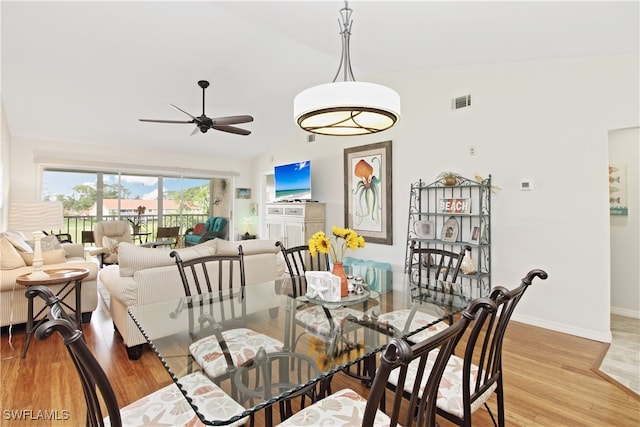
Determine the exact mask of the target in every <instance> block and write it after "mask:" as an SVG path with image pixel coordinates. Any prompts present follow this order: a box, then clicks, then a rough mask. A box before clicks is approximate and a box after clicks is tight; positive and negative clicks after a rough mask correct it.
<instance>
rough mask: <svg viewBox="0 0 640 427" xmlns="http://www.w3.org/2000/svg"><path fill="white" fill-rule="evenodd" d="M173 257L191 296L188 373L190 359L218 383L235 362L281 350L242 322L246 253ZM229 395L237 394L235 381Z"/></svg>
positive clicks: (229, 374)
mask: <svg viewBox="0 0 640 427" xmlns="http://www.w3.org/2000/svg"><path fill="white" fill-rule="evenodd" d="M169 255H170V256H171V257H172V258H174V259H175V261H176V266H177V267H178V271H179V273H180V278H181V280H182V285H183V288H184V294H185V297H189V299H188V303H187V307H188V309H189V331H190V332H189V333H190V335H191V339H192V341H193V342H192V343H191V345H189V353H190V356H189V360H188V363H189V372H191V369H192V368H191V365H192V359H193V360H195V361H196V362H197V363H198V365H200V367H201V368H202V369H203V370H204V372H205V373H206V374H207V375H208V376H209V378H211V379H212V380H214V381H216V382H220V381H222V380H224V379H229V378H232V376H233V373H234V371H235V370H236V367H237V366H240V365H243V364H245V363H251V360H252V358H253V357H255V355H256V354H257V353H258V351H259V350H260V348H263V349H264V350H265V351H267V352H278V351H282V350H283V347H284V345H283V343H282V342H281V341H279V340H277V339H274V338H271V337H269V336H268V335H265V334H261V333H258V332H255V331H254V330H252V329H249V328H247V327H246V295H245V271H244V254H243V252H242V246H238V253H237V254H236V255H210V256H203V257H198V258H192V259H189V260H183V259H182V258H181V257H180V254H179V253H178V252H177V251H171V253H170V254H169ZM231 385H232V390H233V392H232V395H233V396H234V397H236V393H235V387H234V383H233V381H231Z"/></svg>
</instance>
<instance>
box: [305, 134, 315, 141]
mask: <svg viewBox="0 0 640 427" xmlns="http://www.w3.org/2000/svg"><path fill="white" fill-rule="evenodd" d="M315 140H316V136H315V135H314V134H311V135H307V142H314V141H315Z"/></svg>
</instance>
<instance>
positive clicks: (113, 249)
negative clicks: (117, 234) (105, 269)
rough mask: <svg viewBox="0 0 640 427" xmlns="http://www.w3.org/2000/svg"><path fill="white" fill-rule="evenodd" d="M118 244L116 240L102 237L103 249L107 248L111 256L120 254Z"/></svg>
mask: <svg viewBox="0 0 640 427" xmlns="http://www.w3.org/2000/svg"><path fill="white" fill-rule="evenodd" d="M119 244H120V242H118V241H117V240H116V239H112V238H111V237H107V236H103V237H102V247H103V248H107V249H108V250H109V253H110V254H117V253H118V245H119Z"/></svg>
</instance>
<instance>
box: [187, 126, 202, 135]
mask: <svg viewBox="0 0 640 427" xmlns="http://www.w3.org/2000/svg"><path fill="white" fill-rule="evenodd" d="M198 132H201V131H200V128H199V127H198V126H196V127H195V128H194V129H193V131H192V132H191V133H190V134H189V136H192V135H195V134H196V133H198Z"/></svg>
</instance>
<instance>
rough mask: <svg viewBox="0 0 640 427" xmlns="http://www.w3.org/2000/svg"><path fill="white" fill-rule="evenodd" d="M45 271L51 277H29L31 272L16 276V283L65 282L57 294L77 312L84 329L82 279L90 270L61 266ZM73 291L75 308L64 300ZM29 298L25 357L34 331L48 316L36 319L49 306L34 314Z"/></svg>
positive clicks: (29, 284) (79, 322) (70, 308)
mask: <svg viewBox="0 0 640 427" xmlns="http://www.w3.org/2000/svg"><path fill="white" fill-rule="evenodd" d="M44 272H45V273H47V274H48V275H49V277H47V278H38V279H32V278H30V277H29V274H23V275H20V276H18V277H17V278H16V283H17V284H19V285H22V286H25V287H29V286H35V285H43V286H51V285H60V284H63V286H62V288H60V290H59V291H58V293H56V296H57V297H59V298H60V303H61V304H63V305H64V306H65V307H67V308H68V309H69V310H71V311H72V312H74V313H75V317H76V321H77V323H78V328H80V329H82V307H81V301H82V300H81V298H80V291H81V287H82V286H81V285H82V279H84V278H86V277H87V276H88V275H89V270H88V269H86V268H60V269H55V270H44ZM71 291H74V292H75V298H76V305H75V308H73V307H71V306H70V305H69V304H67V303H66V302H65V301H64V299H65V298H66V297H67V296H68V295H69V294H70V293H71ZM27 300H28V304H27V339H26V341H25V343H24V348H23V350H22V357H23V358H24V357H25V356H26V355H27V350H28V349H29V344H31V338H32V336H33V333H34V332H35V330H36V329H37V328H38V326H40V324H42V322H44V321H45V320H46V316H45V317H43V318H41V319H40V320H39V321H38V322H37V323H36V324H35V325H34V319H35V318H37V317H38V316H40V315H41V314H42V313H43V312H44V311H45V309H46V308H47V307H46V306H44V307H43V308H41V309H40V311H38V313H37V314H36V315H35V316H34V315H33V298H27Z"/></svg>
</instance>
